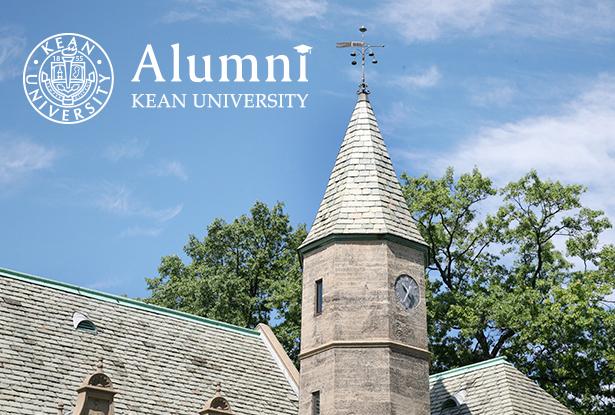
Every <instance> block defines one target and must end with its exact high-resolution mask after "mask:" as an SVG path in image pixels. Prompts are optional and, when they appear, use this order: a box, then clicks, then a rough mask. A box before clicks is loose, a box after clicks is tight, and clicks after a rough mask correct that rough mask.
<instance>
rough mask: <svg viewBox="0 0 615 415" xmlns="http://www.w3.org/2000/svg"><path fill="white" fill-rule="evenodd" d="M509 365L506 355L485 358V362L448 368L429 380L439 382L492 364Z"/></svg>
mask: <svg viewBox="0 0 615 415" xmlns="http://www.w3.org/2000/svg"><path fill="white" fill-rule="evenodd" d="M502 364H503V365H509V366H512V364H510V363H509V362H508V361H507V360H506V357H504V356H500V357H496V358H494V359H489V360H485V361H483V362H478V363H474V364H471V365H467V366H462V367H458V368H455V369H451V370H447V371H445V372H440V373H436V374H435V375H431V376H429V382H437V381H439V380H442V379H447V378H452V377H455V376H459V375H463V374H465V373H468V372H474V371H475V370H481V369H485V368H488V367H492V366H497V365H502Z"/></svg>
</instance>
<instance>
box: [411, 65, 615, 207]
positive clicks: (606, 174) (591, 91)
mask: <svg viewBox="0 0 615 415" xmlns="http://www.w3.org/2000/svg"><path fill="white" fill-rule="evenodd" d="M413 160H414V162H415V163H416V161H417V160H428V161H427V162H426V163H425V166H424V167H425V168H426V169H427V170H429V171H431V172H433V173H438V174H439V173H441V172H442V169H443V168H445V167H446V166H453V167H455V168H456V170H457V171H458V172H465V171H469V170H470V169H472V168H473V167H474V166H478V168H479V169H480V170H481V171H482V172H483V173H485V174H486V175H488V176H490V177H492V178H494V179H495V180H496V182H497V184H498V185H503V184H505V183H507V182H509V181H511V180H516V179H518V178H520V177H521V176H522V175H523V174H525V173H527V172H528V171H529V170H530V169H536V170H538V172H539V174H540V175H541V176H542V177H548V178H551V179H553V180H561V181H562V182H565V183H579V184H583V185H585V186H587V187H588V189H589V190H588V193H587V194H586V196H585V202H586V204H587V205H588V206H589V207H592V208H598V209H603V210H605V211H606V212H607V213H608V215H609V216H610V217H611V218H613V219H615V181H614V180H613V177H615V77H613V76H602V77H600V78H599V79H597V80H596V81H595V82H594V83H593V84H592V85H591V86H590V87H589V88H588V89H587V90H586V92H585V93H583V94H581V95H580V96H578V97H577V98H576V99H574V100H573V101H571V102H569V103H567V104H566V105H564V106H563V107H562V108H560V109H559V110H558V112H557V113H555V114H549V115H543V116H539V117H530V118H525V119H522V120H519V121H517V122H511V123H506V124H503V125H499V126H496V127H489V128H483V129H482V130H480V131H479V132H478V133H476V134H474V135H472V136H471V137H469V138H467V139H466V140H464V141H463V142H462V143H461V144H460V145H459V146H458V147H457V148H452V149H451V150H450V151H448V152H445V153H438V154H434V155H428V154H425V155H423V156H422V157H418V158H416V157H415V158H413Z"/></svg>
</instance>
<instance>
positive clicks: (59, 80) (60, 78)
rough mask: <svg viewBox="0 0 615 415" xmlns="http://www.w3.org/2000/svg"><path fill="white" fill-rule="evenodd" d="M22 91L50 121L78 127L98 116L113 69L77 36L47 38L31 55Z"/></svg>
mask: <svg viewBox="0 0 615 415" xmlns="http://www.w3.org/2000/svg"><path fill="white" fill-rule="evenodd" d="M23 87H24V91H25V92H26V96H27V97H28V101H29V102H30V105H32V108H34V109H35V110H36V112H38V113H39V114H40V115H42V116H43V117H45V118H47V119H48V120H50V121H53V122H56V123H59V124H77V123H81V122H84V121H86V120H89V119H90V118H92V117H93V116H95V115H96V114H98V113H99V112H100V111H101V110H102V109H103V108H104V107H105V105H106V104H107V101H109V98H110V97H111V92H112V91H113V66H112V65H111V61H110V60H109V56H108V55H107V53H106V52H105V51H104V49H103V48H101V47H100V45H99V44H98V43H96V42H95V41H93V40H92V39H90V38H89V37H87V36H83V35H80V34H78V33H60V34H58V35H53V36H49V37H48V38H47V39H45V40H43V41H42V42H41V43H39V44H38V45H36V47H35V48H34V50H32V52H30V55H29V56H28V59H27V60H26V64H25V66H24V69H23Z"/></svg>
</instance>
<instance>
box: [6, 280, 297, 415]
mask: <svg viewBox="0 0 615 415" xmlns="http://www.w3.org/2000/svg"><path fill="white" fill-rule="evenodd" d="M57 285H58V287H57V288H54V287H52V286H50V285H49V284H48V283H47V284H41V283H36V282H28V281H25V280H23V279H16V277H15V276H11V275H8V274H6V273H4V272H0V297H2V298H4V301H2V300H0V413H1V414H3V415H4V414H7V415H17V414H20V415H26V414H27V415H33V414H37V415H38V414H50V415H51V414H53V415H55V414H57V410H56V409H55V408H56V403H57V402H58V400H61V401H63V402H65V403H66V404H67V407H66V408H67V413H68V412H69V411H68V409H69V408H72V407H73V406H74V404H75V399H76V397H77V393H76V389H77V387H78V386H79V385H80V384H81V382H82V381H83V379H84V378H85V377H86V375H89V374H91V373H92V372H93V371H94V370H95V365H96V362H97V360H98V359H99V358H103V359H104V361H105V373H106V374H107V375H109V376H110V377H111V379H112V381H113V383H114V386H115V388H116V389H117V390H118V391H119V393H118V394H117V396H116V398H115V406H116V413H118V414H122V415H131V414H143V415H145V414H147V415H170V414H178V415H179V414H181V415H194V414H197V413H198V411H199V410H200V409H201V407H202V406H203V404H204V403H205V401H206V400H207V399H209V398H210V397H211V396H212V395H213V393H214V384H215V383H216V382H218V381H220V382H222V388H223V393H224V396H225V397H226V398H227V399H228V400H229V402H230V404H231V405H232V407H233V410H234V411H235V413H236V414H238V415H248V414H253V415H256V414H259V415H283V414H286V415H291V414H292V415H296V414H297V395H296V394H295V392H294V391H293V389H292V388H291V386H290V384H289V382H288V380H287V379H286V378H285V376H284V374H283V373H282V371H281V369H280V368H279V366H278V365H277V363H276V361H275V360H274V358H273V357H272V355H271V354H270V352H269V351H268V349H267V347H266V345H265V343H264V340H263V338H262V337H261V336H260V335H259V334H258V332H254V331H247V330H241V329H232V328H230V327H226V326H220V325H216V324H209V323H207V322H203V321H198V320H197V319H196V318H195V319H192V320H191V319H189V318H179V317H180V316H173V315H170V314H164V313H161V312H157V311H156V310H149V309H148V308H147V307H145V306H144V307H142V308H138V307H129V306H127V305H124V304H122V303H121V301H119V300H118V301H116V302H113V301H110V300H109V298H105V299H103V298H102V296H101V298H100V299H97V298H95V297H96V295H95V294H92V293H91V292H90V293H88V295H83V293H82V292H80V291H79V289H77V288H75V287H72V288H71V287H68V286H65V285H62V284H57ZM108 297H111V296H108ZM7 298H8V299H9V300H8V301H7V300H6V299H7ZM127 301H129V300H127ZM76 311H80V312H83V313H85V314H86V315H88V317H89V318H90V319H91V320H92V321H93V322H94V323H95V324H96V326H97V331H98V333H97V334H90V333H85V332H81V331H78V330H75V329H74V327H73V324H72V315H73V313H74V312H76Z"/></svg>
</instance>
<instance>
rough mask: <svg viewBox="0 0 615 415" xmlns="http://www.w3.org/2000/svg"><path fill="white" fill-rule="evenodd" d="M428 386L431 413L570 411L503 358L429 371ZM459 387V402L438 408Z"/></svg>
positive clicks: (548, 414)
mask: <svg viewBox="0 0 615 415" xmlns="http://www.w3.org/2000/svg"><path fill="white" fill-rule="evenodd" d="M429 388H430V394H431V414H432V415H453V414H455V415H470V414H472V415H519V414H521V415H572V412H571V411H570V410H568V409H567V408H566V407H565V406H564V405H562V404H561V403H559V402H558V401H557V400H556V399H555V398H553V397H552V396H551V395H549V394H548V393H547V392H545V391H544V390H543V389H541V388H540V387H539V386H538V385H537V384H535V383H534V382H532V381H531V380H530V379H529V378H528V377H526V376H525V375H523V374H522V373H521V372H519V371H518V370H517V369H515V368H514V367H513V366H512V365H511V364H510V363H508V362H506V360H505V359H503V358H497V359H492V360H488V361H486V362H482V363H479V364H476V365H470V366H465V367H461V368H458V369H453V370H451V371H448V372H443V373H440V374H437V375H433V376H431V377H430V379H429ZM462 391H464V393H465V399H464V401H465V402H464V404H463V405H461V406H459V407H457V408H451V409H450V410H443V409H442V408H443V405H444V403H445V402H446V401H447V400H449V399H451V398H452V397H453V396H455V394H458V393H460V392H462Z"/></svg>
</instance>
